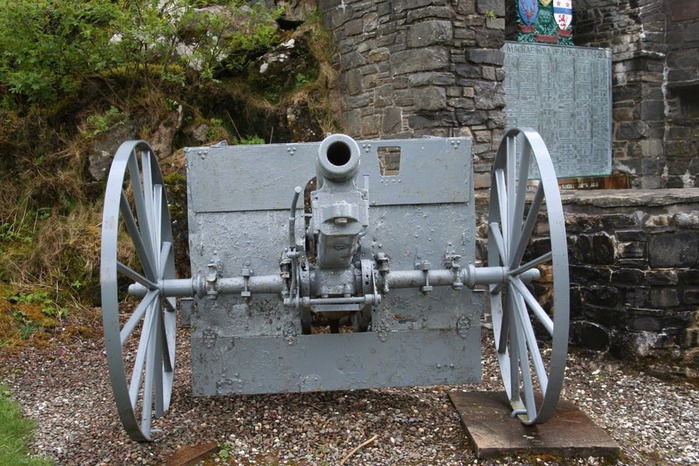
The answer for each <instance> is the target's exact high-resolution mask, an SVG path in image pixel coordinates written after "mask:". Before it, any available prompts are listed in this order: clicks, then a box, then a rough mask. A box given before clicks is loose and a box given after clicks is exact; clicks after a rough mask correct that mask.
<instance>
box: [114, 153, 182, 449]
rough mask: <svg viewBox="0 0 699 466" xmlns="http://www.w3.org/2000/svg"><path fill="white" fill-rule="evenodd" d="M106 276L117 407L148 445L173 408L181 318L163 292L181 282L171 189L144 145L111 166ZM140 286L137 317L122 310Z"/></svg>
mask: <svg viewBox="0 0 699 466" xmlns="http://www.w3.org/2000/svg"><path fill="white" fill-rule="evenodd" d="M130 252H133V254H130ZM100 272H101V285H102V318H103V322H104V340H105V346H106V350H107V363H108V366H109V378H110V381H111V384H112V390H113V392H114V399H115V401H116V404H117V408H118V410H119V416H120V417H121V422H122V423H123V425H124V428H125V429H126V431H127V432H128V434H129V436H130V437H131V438H132V439H134V440H136V441H148V440H150V439H151V419H152V417H153V414H155V415H156V416H158V417H159V416H162V415H163V414H164V413H165V411H167V409H168V407H169V404H170V395H171V393H172V381H173V369H174V366H175V333H176V313H175V299H174V298H172V297H167V296H163V294H162V292H161V290H160V288H159V281H161V280H163V279H168V278H175V262H174V253H173V248H172V230H171V225H170V214H169V210H168V204H167V199H166V196H165V186H164V184H163V177H162V175H161V173H160V168H159V167H158V163H157V160H156V159H155V155H154V154H153V151H152V149H151V148H150V147H149V146H148V144H146V143H145V142H143V141H128V142H125V143H124V144H122V145H121V147H120V148H119V150H118V151H117V153H116V155H115V157H114V161H113V162H112V166H111V169H110V172H109V179H108V181H107V191H106V194H105V198H104V212H103V217H102V258H101V269H100ZM133 282H136V283H139V284H141V285H143V286H144V287H145V288H146V289H147V293H146V294H145V296H144V297H143V298H141V300H140V302H139V303H138V304H137V305H136V306H135V309H133V310H132V311H131V310H126V309H120V299H119V298H120V294H121V295H123V294H124V291H123V290H124V285H126V284H128V283H133ZM120 289H121V293H120Z"/></svg>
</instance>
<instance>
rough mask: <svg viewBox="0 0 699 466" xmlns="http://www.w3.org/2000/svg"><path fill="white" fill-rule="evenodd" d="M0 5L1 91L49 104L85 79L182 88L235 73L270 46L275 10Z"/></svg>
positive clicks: (163, 3)
mask: <svg viewBox="0 0 699 466" xmlns="http://www.w3.org/2000/svg"><path fill="white" fill-rule="evenodd" d="M200 4H201V2H199V1H196V0H145V1H135V0H88V1H75V0H0V50H2V53H1V54H0V84H1V86H0V90H1V89H2V87H5V88H6V89H7V90H8V91H9V95H6V96H5V99H4V101H5V105H6V106H7V105H11V99H10V97H11V96H12V95H14V96H21V97H24V98H26V99H28V100H29V101H34V102H46V101H53V100H57V99H59V98H61V97H62V96H65V95H72V94H74V93H76V92H77V91H78V90H79V89H80V88H81V86H82V85H83V83H84V81H85V80H86V79H89V78H92V77H97V76H100V77H102V78H106V77H110V76H117V75H126V77H127V80H130V81H131V82H141V83H145V84H153V82H154V81H157V82H168V83H174V84H176V85H180V86H184V85H185V84H187V77H189V78H190V80H193V81H194V82H201V81H206V80H212V79H215V76H216V73H218V72H220V71H223V70H227V69H241V68H242V67H244V65H245V63H246V62H247V61H248V60H249V59H250V58H251V57H254V56H255V54H257V53H260V52H261V51H264V50H265V49H268V48H270V47H272V46H273V44H274V43H275V42H276V40H277V27H276V23H275V20H276V19H277V18H278V17H279V16H280V14H281V10H279V9H277V10H270V9H268V8H266V7H265V6H264V5H254V6H248V5H246V4H245V2H243V1H240V0H228V1H227V2H222V3H221V4H219V5H212V6H206V7H205V8H197V7H198V6H199V5H200Z"/></svg>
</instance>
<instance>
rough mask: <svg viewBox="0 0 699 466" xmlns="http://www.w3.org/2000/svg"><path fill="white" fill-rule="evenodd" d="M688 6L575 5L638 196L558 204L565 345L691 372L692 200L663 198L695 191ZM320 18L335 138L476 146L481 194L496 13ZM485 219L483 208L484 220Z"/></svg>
mask: <svg viewBox="0 0 699 466" xmlns="http://www.w3.org/2000/svg"><path fill="white" fill-rule="evenodd" d="M508 1H509V0H508ZM512 1H514V0H512ZM692 3H696V2H682V1H680V0H664V1H660V2H658V1H654V0H621V1H618V2H613V4H610V3H609V2H606V1H603V0H576V2H575V11H574V26H573V27H574V30H575V43H576V45H582V46H585V45H587V46H594V47H608V48H611V49H612V51H613V91H612V93H613V121H614V123H613V139H614V142H613V168H614V171H615V172H622V173H626V174H628V175H629V177H630V179H631V182H632V186H633V187H634V188H636V189H632V190H626V191H604V192H601V191H600V192H597V193H592V192H583V191H579V192H573V193H567V194H566V195H565V196H564V197H565V198H566V203H565V205H564V209H565V211H566V219H567V226H568V231H569V244H570V258H571V279H572V283H573V293H572V297H573V300H572V302H571V313H572V318H573V325H572V327H571V329H572V337H573V339H574V342H577V343H580V344H582V345H584V346H588V347H593V348H597V349H601V350H608V351H610V352H612V353H613V354H615V355H617V356H620V357H646V356H652V357H659V358H661V359H663V361H667V359H668V358H670V360H671V361H675V362H677V363H678V365H682V364H684V366H682V367H684V368H685V369H686V370H688V371H693V370H694V371H696V368H697V367H699V358H698V356H697V351H699V350H698V349H697V348H699V343H698V342H697V334H698V330H697V329H698V327H699V323H698V321H699V315H698V312H699V257H697V255H698V254H699V200H698V199H697V198H696V195H695V194H694V192H692V191H686V190H678V191H667V190H664V189H661V188H668V187H676V188H691V187H694V186H695V178H696V175H697V172H699V143H697V141H699V98H697V95H699V90H698V89H697V88H696V86H697V84H698V83H697V79H698V78H699V76H697V75H698V73H697V69H698V67H697V64H698V63H699V53H698V52H699V50H697V47H699V42H698V41H699V33H698V31H697V28H698V27H699V26H698V24H699V7H696V8H695V7H691V6H687V5H688V4H692ZM319 7H320V9H321V11H322V13H323V18H324V21H325V25H326V27H328V28H329V29H330V30H331V31H333V33H334V36H335V40H336V45H337V54H336V61H335V68H336V70H337V71H338V79H337V80H336V84H335V87H334V88H333V89H332V95H333V100H334V102H335V105H336V106H337V107H336V110H337V114H338V115H339V116H340V119H341V122H342V125H343V131H345V132H346V133H348V134H349V135H351V136H353V137H356V138H369V139H371V138H409V137H421V136H424V135H430V136H471V137H472V138H473V141H474V144H473V152H474V154H473V156H474V159H475V160H474V169H475V175H474V176H475V180H474V186H475V187H476V189H478V188H487V187H488V186H489V182H490V170H491V162H492V156H493V154H494V151H495V149H496V148H497V144H498V143H499V139H500V137H501V135H502V133H503V130H504V127H505V115H504V111H503V108H504V105H505V96H504V93H503V88H502V81H503V70H502V64H503V55H502V51H501V47H502V45H503V41H504V38H505V2H504V1H503V0H377V1H369V0H319ZM641 188H644V189H649V188H653V189H654V190H657V191H640V189H641ZM487 208H488V206H487V205H485V204H483V203H480V204H479V205H477V210H478V212H479V215H480V216H481V217H482V216H483V215H485V212H487ZM659 367H662V365H659ZM668 367H670V366H668ZM685 369H683V370H685ZM695 375H696V374H695Z"/></svg>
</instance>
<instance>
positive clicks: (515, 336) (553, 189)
mask: <svg viewBox="0 0 699 466" xmlns="http://www.w3.org/2000/svg"><path fill="white" fill-rule="evenodd" d="M530 174H534V176H536V177H537V178H538V179H539V184H538V187H535V194H534V196H533V197H532V198H531V201H528V200H527V184H528V183H527V180H528V178H529V176H530ZM519 180H523V181H522V182H519ZM530 197H531V196H530ZM542 217H545V220H543V224H542ZM546 223H547V224H548V225H545V224H546ZM542 227H543V228H544V229H543V230H542ZM546 227H547V228H548V234H549V237H548V239H544V240H541V239H537V240H536V241H532V236H533V233H534V231H535V230H539V231H546V230H545V228H546ZM532 252H533V253H532ZM488 265H489V266H499V267H505V268H506V269H507V280H506V282H505V283H504V284H502V285H490V309H491V315H492V320H493V331H494V337H495V347H496V351H497V356H498V362H499V365H500V372H501V375H502V380H503V384H504V386H505V391H506V392H507V395H508V398H509V400H510V404H511V405H512V409H513V415H517V416H518V417H519V418H520V420H521V421H522V422H523V423H525V424H536V423H542V422H545V421H546V420H547V419H548V418H549V417H551V414H553V411H554V409H555V407H556V404H557V403H558V398H559V396H560V393H561V389H562V386H563V375H564V371H565V365H566V358H567V352H568V319H569V278H568V250H567V242H566V233H565V222H564V216H563V206H562V204H561V197H560V192H559V189H558V181H557V179H556V174H555V172H554V169H553V164H552V162H551V157H550V155H549V152H548V149H547V148H546V145H545V144H544V141H543V140H542V139H541V136H539V134H538V133H537V132H536V131H535V130H533V129H527V128H525V129H512V130H510V131H508V132H507V133H506V134H505V137H504V138H503V140H502V143H501V144H500V147H499V149H498V152H497V155H496V158H495V163H494V166H493V174H492V180H491V194H490V213H489V217H488ZM535 268H543V269H544V270H545V271H546V273H545V274H544V275H545V276H547V277H548V279H549V281H550V282H552V283H549V285H550V286H549V289H548V296H547V297H548V299H547V303H546V304H547V307H549V311H548V312H547V311H546V310H545V309H544V306H542V305H541V304H540V303H539V300H538V299H537V298H536V296H535V295H534V293H533V292H532V291H531V286H528V284H527V282H528V281H530V280H531V278H532V276H531V274H532V272H531V271H530V270H532V269H535ZM527 271H530V272H527ZM551 313H552V314H553V316H552V317H551ZM535 328H543V331H542V332H541V333H543V334H544V336H546V337H547V342H546V343H545V346H547V349H544V350H543V351H542V348H541V347H540V344H539V342H537V338H536V333H535Z"/></svg>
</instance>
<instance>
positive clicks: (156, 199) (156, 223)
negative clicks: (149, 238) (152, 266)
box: [151, 184, 164, 270]
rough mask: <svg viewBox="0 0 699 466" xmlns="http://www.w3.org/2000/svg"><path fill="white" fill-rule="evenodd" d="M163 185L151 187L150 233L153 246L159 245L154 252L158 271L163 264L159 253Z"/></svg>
mask: <svg viewBox="0 0 699 466" xmlns="http://www.w3.org/2000/svg"><path fill="white" fill-rule="evenodd" d="M162 208H163V185H161V184H156V185H155V186H154V187H153V216H152V217H151V231H152V232H153V244H157V245H160V246H159V249H160V250H156V251H154V253H155V255H156V257H157V259H158V265H157V267H158V270H162V264H164V262H161V261H160V259H161V255H160V254H161V251H162V247H161V246H162V240H163V238H162V236H163V235H162V228H161V225H162V216H163V210H162Z"/></svg>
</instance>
